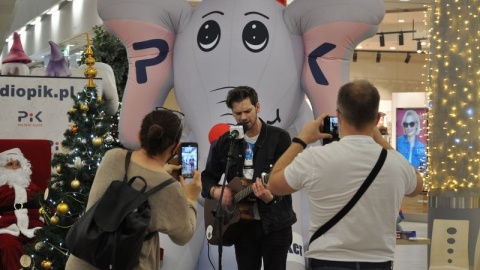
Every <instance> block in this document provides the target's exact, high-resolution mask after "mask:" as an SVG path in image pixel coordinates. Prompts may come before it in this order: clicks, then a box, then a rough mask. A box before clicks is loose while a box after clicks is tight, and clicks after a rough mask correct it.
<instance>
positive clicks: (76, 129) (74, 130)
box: [69, 124, 78, 133]
mask: <svg viewBox="0 0 480 270" xmlns="http://www.w3.org/2000/svg"><path fill="white" fill-rule="evenodd" d="M69 129H70V131H71V132H73V133H77V132H78V126H77V125H75V124H73V125H71V126H70V128H69Z"/></svg>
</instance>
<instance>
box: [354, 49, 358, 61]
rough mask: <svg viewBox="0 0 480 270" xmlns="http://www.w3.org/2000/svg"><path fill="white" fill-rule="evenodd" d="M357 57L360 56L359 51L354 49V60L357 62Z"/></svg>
mask: <svg viewBox="0 0 480 270" xmlns="http://www.w3.org/2000/svg"><path fill="white" fill-rule="evenodd" d="M357 57H358V55H357V51H354V52H353V62H357Z"/></svg>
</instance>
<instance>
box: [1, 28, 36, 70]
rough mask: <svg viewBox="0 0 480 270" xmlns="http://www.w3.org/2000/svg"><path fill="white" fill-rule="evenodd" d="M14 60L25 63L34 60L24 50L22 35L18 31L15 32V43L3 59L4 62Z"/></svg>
mask: <svg viewBox="0 0 480 270" xmlns="http://www.w3.org/2000/svg"><path fill="white" fill-rule="evenodd" d="M12 62H16V63H25V64H28V63H30V62H32V59H30V58H29V57H28V56H27V55H26V54H25V51H23V46H22V42H21V41H20V35H19V34H18V33H17V32H14V33H13V45H12V47H11V48H10V52H8V54H7V57H5V59H3V61H2V64H6V63H12Z"/></svg>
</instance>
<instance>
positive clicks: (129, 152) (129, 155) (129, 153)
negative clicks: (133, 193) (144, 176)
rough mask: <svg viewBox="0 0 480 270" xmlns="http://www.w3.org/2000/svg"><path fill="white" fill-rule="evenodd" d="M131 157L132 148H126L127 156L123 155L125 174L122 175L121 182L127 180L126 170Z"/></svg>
mask: <svg viewBox="0 0 480 270" xmlns="http://www.w3.org/2000/svg"><path fill="white" fill-rule="evenodd" d="M131 157H132V150H128V152H127V156H125V176H123V182H125V183H126V182H127V171H128V166H129V165H130V158H131Z"/></svg>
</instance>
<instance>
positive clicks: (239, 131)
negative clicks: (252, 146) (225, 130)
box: [228, 125, 245, 140]
mask: <svg viewBox="0 0 480 270" xmlns="http://www.w3.org/2000/svg"><path fill="white" fill-rule="evenodd" d="M243 129H244V127H243V125H231V126H230V134H228V138H229V139H235V140H241V139H243V137H244V136H245V132H244V131H243Z"/></svg>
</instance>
